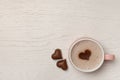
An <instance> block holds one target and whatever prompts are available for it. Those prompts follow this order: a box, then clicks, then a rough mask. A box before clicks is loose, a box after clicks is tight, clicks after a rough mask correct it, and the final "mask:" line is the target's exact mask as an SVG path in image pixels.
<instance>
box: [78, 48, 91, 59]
mask: <svg viewBox="0 0 120 80" xmlns="http://www.w3.org/2000/svg"><path fill="white" fill-rule="evenodd" d="M90 56H91V51H90V50H89V49H86V50H85V52H80V53H79V58H80V59H83V60H89V58H90Z"/></svg>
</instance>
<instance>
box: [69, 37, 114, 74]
mask: <svg viewBox="0 0 120 80" xmlns="http://www.w3.org/2000/svg"><path fill="white" fill-rule="evenodd" d="M83 40H89V41H92V42H94V43H96V44H97V46H98V47H99V48H100V50H101V54H102V57H101V58H102V60H101V62H100V64H99V65H98V66H97V67H95V68H94V69H90V70H87V69H86V70H85V69H81V68H79V67H77V66H76V65H75V64H74V63H73V61H72V58H71V54H72V52H71V51H72V49H73V47H74V45H75V44H76V43H78V42H80V41H83ZM68 56H69V60H70V62H71V64H72V65H73V67H74V68H75V69H77V70H78V71H82V72H93V71H96V70H98V69H99V68H100V67H101V66H102V64H103V63H104V61H105V60H114V59H115V56H114V55H113V54H105V52H104V49H103V47H102V45H101V44H100V43H99V42H98V41H97V40H94V39H92V38H89V37H82V38H80V39H77V40H76V41H74V42H73V44H72V45H71V46H70V49H69V54H68Z"/></svg>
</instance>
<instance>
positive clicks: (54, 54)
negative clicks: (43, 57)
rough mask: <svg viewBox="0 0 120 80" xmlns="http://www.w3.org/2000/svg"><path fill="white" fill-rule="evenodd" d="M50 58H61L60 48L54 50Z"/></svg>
mask: <svg viewBox="0 0 120 80" xmlns="http://www.w3.org/2000/svg"><path fill="white" fill-rule="evenodd" d="M51 57H52V59H54V60H57V59H62V52H61V50H60V49H56V50H55V52H54V53H53V54H52V56H51Z"/></svg>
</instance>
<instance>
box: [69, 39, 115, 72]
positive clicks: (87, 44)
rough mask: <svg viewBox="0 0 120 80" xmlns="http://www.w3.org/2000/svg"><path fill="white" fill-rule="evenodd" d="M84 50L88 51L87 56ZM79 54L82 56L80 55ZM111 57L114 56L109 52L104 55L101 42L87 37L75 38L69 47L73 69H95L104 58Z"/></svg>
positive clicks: (84, 70) (88, 70)
mask: <svg viewBox="0 0 120 80" xmlns="http://www.w3.org/2000/svg"><path fill="white" fill-rule="evenodd" d="M86 50H89V51H90V55H89V56H87V53H86ZM81 54H82V56H83V58H82V57H80V55H81ZM86 57H87V58H86ZM105 57H106V58H105ZM113 58H114V56H113V55H110V54H109V55H106V56H105V55H104V50H103V47H102V46H101V44H100V43H99V42H98V41H96V40H94V39H92V38H88V37H83V38H80V39H78V40H76V41H75V42H74V43H73V44H72V45H71V46H70V49H69V60H70V62H71V64H72V65H73V67H74V68H75V69H77V70H79V71H82V72H93V71H96V70H97V69H99V68H100V67H101V66H102V64H103V62H104V60H113Z"/></svg>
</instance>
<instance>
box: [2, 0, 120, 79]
mask: <svg viewBox="0 0 120 80" xmlns="http://www.w3.org/2000/svg"><path fill="white" fill-rule="evenodd" d="M82 36H90V37H93V38H95V39H96V40H98V41H100V43H101V44H102V45H103V46H104V49H105V52H106V53H113V54H115V55H116V60H115V61H113V62H107V61H106V62H105V63H104V64H103V66H102V67H101V69H99V70H98V71H96V72H93V73H81V72H78V71H76V70H75V69H74V68H73V67H72V66H71V64H70V62H69V60H68V48H69V46H70V44H71V43H72V42H73V41H74V40H76V39H77V38H79V37H82ZM55 48H61V49H62V50H63V56H64V58H67V60H68V65H69V70H68V71H66V72H65V71H62V70H61V69H58V68H57V67H56V66H55V64H56V61H53V60H52V59H51V58H50V55H51V54H52V53H53V51H54V49H55ZM114 79H116V80H120V0H114V1H113V0H0V80H114Z"/></svg>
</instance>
